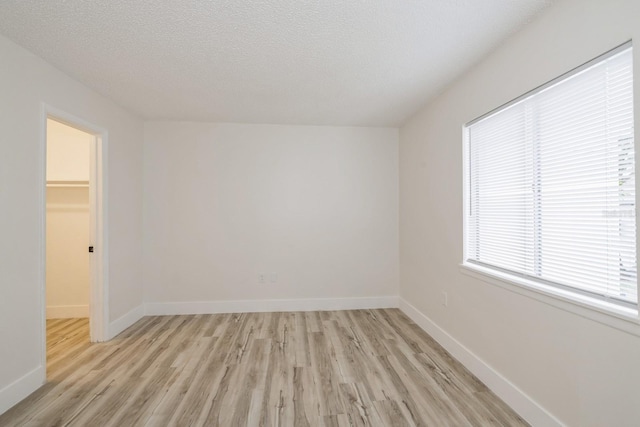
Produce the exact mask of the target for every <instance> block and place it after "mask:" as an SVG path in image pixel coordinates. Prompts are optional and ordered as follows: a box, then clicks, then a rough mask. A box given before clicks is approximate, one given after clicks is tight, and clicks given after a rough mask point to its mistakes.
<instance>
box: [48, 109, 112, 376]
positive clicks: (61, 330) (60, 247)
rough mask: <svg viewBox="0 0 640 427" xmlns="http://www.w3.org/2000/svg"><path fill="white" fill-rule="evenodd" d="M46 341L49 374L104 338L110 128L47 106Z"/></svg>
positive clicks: (105, 335)
mask: <svg viewBox="0 0 640 427" xmlns="http://www.w3.org/2000/svg"><path fill="white" fill-rule="evenodd" d="M44 122H45V123H44V129H45V131H44V138H43V140H44V144H43V145H44V149H43V154H44V155H43V162H42V163H43V166H44V167H43V169H44V174H43V175H44V176H43V178H44V181H45V185H44V195H43V205H44V206H43V241H44V245H43V248H42V260H43V267H44V268H43V298H42V311H43V328H42V329H43V331H42V332H43V334H42V335H43V344H44V345H43V346H42V362H43V366H45V367H46V368H47V377H50V376H51V375H55V373H56V372H57V371H58V370H59V369H62V368H64V367H65V366H66V365H67V362H69V360H71V359H72V355H73V353H74V352H75V351H77V350H79V349H80V348H84V347H85V346H86V345H89V342H97V341H105V340H106V339H107V338H108V331H107V328H106V325H105V319H106V310H107V304H106V301H107V298H106V280H105V279H106V278H105V271H106V269H105V263H106V256H105V254H106V247H105V246H106V241H105V239H104V235H105V221H104V219H105V215H104V213H105V207H106V205H105V197H104V194H105V191H104V181H105V180H104V172H105V164H104V163H105V162H104V161H105V156H104V151H105V140H106V132H105V131H102V130H100V129H99V128H96V127H94V126H92V125H90V124H87V123H86V122H83V121H81V120H77V119H75V118H74V117H72V116H69V115H67V114H64V113H60V112H58V111H53V110H52V109H50V108H47V107H45V120H44Z"/></svg>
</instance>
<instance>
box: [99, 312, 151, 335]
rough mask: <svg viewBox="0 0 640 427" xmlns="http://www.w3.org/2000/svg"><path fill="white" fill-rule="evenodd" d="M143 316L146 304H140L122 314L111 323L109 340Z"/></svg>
mask: <svg viewBox="0 0 640 427" xmlns="http://www.w3.org/2000/svg"><path fill="white" fill-rule="evenodd" d="M143 317H144V305H139V306H137V307H136V308H134V309H133V310H131V311H129V312H128V313H127V314H125V315H124V316H120V317H119V318H117V319H116V320H114V321H113V322H111V323H109V334H108V337H107V340H110V339H112V338H115V337H116V336H117V335H118V334H119V333H120V332H122V331H124V330H125V329H127V328H128V327H129V326H131V325H133V324H134V323H136V322H137V321H138V320H140V319H142V318H143Z"/></svg>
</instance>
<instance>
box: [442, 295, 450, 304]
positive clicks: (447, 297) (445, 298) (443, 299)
mask: <svg viewBox="0 0 640 427" xmlns="http://www.w3.org/2000/svg"><path fill="white" fill-rule="evenodd" d="M442 305H444V306H445V307H446V306H447V305H449V296H448V295H447V293H446V292H445V291H442Z"/></svg>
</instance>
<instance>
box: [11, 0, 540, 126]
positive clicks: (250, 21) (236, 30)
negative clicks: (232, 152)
mask: <svg viewBox="0 0 640 427" xmlns="http://www.w3.org/2000/svg"><path fill="white" fill-rule="evenodd" d="M551 2H552V0H245V1H241V0H218V1H213V0H182V1H178V0H136V1H132V0H109V1H94V0H2V1H0V33H2V34H4V35H5V36H7V37H8V38H10V39H12V40H14V41H15V42H16V43H18V44H20V45H22V46H24V47H25V48H27V49H29V50H30V51H32V52H34V53H35V54H37V55H38V56H41V57H42V58H44V59H46V60H47V61H48V62H50V63H51V64H53V65H54V66H56V67H57V68H59V69H61V70H62V71H64V72H66V73H67V74H69V75H71V76H72V77H74V78H76V79H77V80H79V81H81V82H83V83H85V84H86V85H87V86H89V87H92V88H94V89H95V90H97V91H98V92H100V93H102V94H104V95H105V96H107V97H109V98H111V99H113V100H114V101H115V102H117V103H118V104H120V105H122V106H124V107H125V108H127V109H129V110H130V111H132V112H134V113H137V114H138V115H140V116H141V117H144V118H146V119H169V120H194V121H226V122H247V123H283V124H284V123H287V124H289V123H291V124H329V125H363V126H366V125H373V126H378V125H391V126H395V125H398V124H401V123H402V122H403V121H404V120H405V119H406V118H407V117H409V116H410V115H411V114H412V113H414V112H415V111H416V109H418V108H419V107H420V106H421V105H422V104H424V103H425V102H426V101H427V100H428V99H429V98H430V97H432V96H434V95H436V94H437V93H438V92H440V91H441V90H442V89H443V88H444V86H446V85H447V84H448V83H450V82H451V81H452V80H453V79H454V78H455V77H457V76H459V75H460V74H461V73H463V72H464V71H465V70H466V69H467V68H468V67H470V66H471V65H473V64H474V63H475V62H477V61H478V60H479V59H480V58H481V57H482V56H483V55H485V54H486V53H487V52H489V51H490V50H491V49H493V48H495V47H496V46H497V45H498V44H499V43H500V42H501V41H502V40H503V39H504V38H506V37H507V36H508V35H509V34H511V33H513V32H514V31H516V30H517V29H518V28H520V27H521V26H522V25H524V24H525V23H526V22H527V21H528V20H530V19H531V18H532V17H533V16H535V14H536V13H538V12H539V11H541V10H542V9H543V8H544V7H546V6H548V5H549V4H550V3H551Z"/></svg>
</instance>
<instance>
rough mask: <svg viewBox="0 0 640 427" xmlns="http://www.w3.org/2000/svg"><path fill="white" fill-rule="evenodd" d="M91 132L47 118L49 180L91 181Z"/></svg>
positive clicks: (92, 137)
mask: <svg viewBox="0 0 640 427" xmlns="http://www.w3.org/2000/svg"><path fill="white" fill-rule="evenodd" d="M94 139H95V137H94V136H93V135H91V134H88V133H86V132H83V131H81V130H79V129H75V128H73V127H71V126H67V125H65V124H63V123H60V122H57V121H55V120H51V119H47V181H89V163H90V161H91V159H90V152H91V151H90V147H91V144H92V143H93V140H94Z"/></svg>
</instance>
